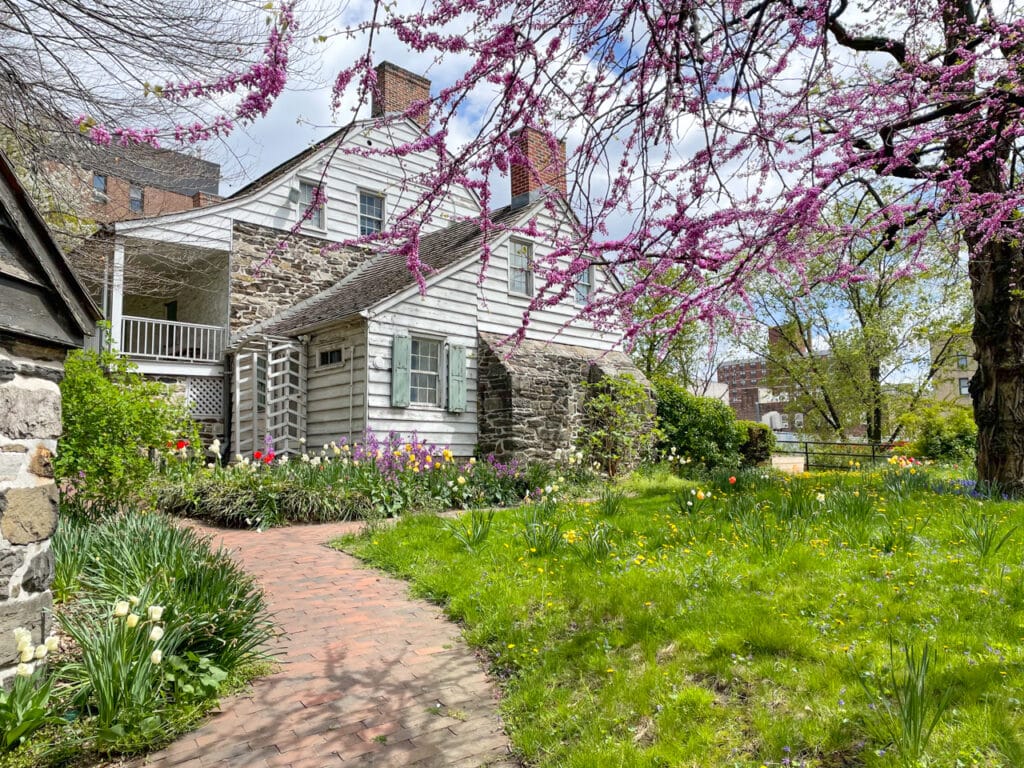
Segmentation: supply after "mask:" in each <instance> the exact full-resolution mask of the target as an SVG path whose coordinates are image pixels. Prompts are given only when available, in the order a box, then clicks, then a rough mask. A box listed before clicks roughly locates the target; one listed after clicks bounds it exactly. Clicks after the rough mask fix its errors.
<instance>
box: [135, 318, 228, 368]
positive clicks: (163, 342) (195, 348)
mask: <svg viewBox="0 0 1024 768" xmlns="http://www.w3.org/2000/svg"><path fill="white" fill-rule="evenodd" d="M224 337H225V330H224V328H223V327H221V326H219V325H200V324H198V323H179V322H175V321H173V320H158V319H156V318H152V317H129V316H125V317H122V318H121V352H122V354H125V355H128V356H130V357H139V358H145V359H146V360H173V361H181V362H189V363H219V362H221V356H222V354H223V352H224Z"/></svg>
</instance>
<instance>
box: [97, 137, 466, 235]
mask: <svg viewBox="0 0 1024 768" xmlns="http://www.w3.org/2000/svg"><path fill="white" fill-rule="evenodd" d="M419 136H420V133H419V129H418V128H417V127H416V126H415V124H414V123H412V122H410V121H402V122H399V123H396V124H393V125H387V126H382V125H380V124H379V123H377V122H374V121H366V122H365V123H362V124H361V125H360V126H357V127H356V129H354V130H353V131H352V132H351V133H350V134H349V136H348V138H346V139H345V144H346V146H351V147H367V146H368V144H367V143H368V142H369V143H370V145H372V146H381V145H384V144H386V143H404V142H411V141H415V140H416V139H417V138H418V137H419ZM332 151H333V147H332V146H327V147H324V148H323V149H322V150H320V151H319V152H317V153H315V154H313V155H312V156H311V157H310V158H309V159H308V160H306V162H304V163H302V164H301V165H299V166H298V167H296V168H294V169H290V170H288V171H287V172H285V173H282V174H281V175H280V177H278V178H276V179H274V180H272V181H270V182H268V183H266V184H263V185H261V186H259V187H258V188H256V189H255V190H253V191H252V192H250V193H247V194H245V195H240V196H239V197H237V198H229V199H228V200H225V201H224V202H222V203H218V204H215V205H211V206H207V207H205V208H199V209H195V210H191V211H184V212H181V213H175V214H168V215H166V216H155V217H151V218H146V219H137V220H134V221H131V222H119V223H118V224H117V225H116V227H117V232H118V234H125V235H128V236H131V237H139V238H146V239H150V240H160V241H164V242H173V243H183V244H188V245H198V246H204V247H208V248H217V249H222V250H228V249H229V248H230V247H231V237H232V222H234V221H244V222H248V223H250V224H256V225H259V226H262V227H271V228H275V229H281V230H288V229H290V228H291V227H292V226H293V225H294V224H295V222H296V221H297V220H298V217H299V208H298V205H297V204H295V203H293V202H291V200H290V199H289V192H290V191H291V190H292V189H297V188H298V180H299V179H303V180H307V181H310V182H313V183H318V182H319V181H320V179H321V178H323V179H324V190H325V194H326V195H327V200H328V202H327V205H326V212H325V229H316V228H312V227H310V226H309V225H307V226H306V228H304V229H303V232H304V234H309V235H313V236H316V237H322V238H324V239H327V240H333V241H343V240H348V239H351V238H355V237H358V236H359V231H358V229H359V215H358V214H359V190H360V189H364V190H366V191H368V192H375V193H378V194H383V195H384V202H385V226H387V223H388V221H389V220H390V217H393V216H394V215H395V213H396V211H401V210H403V208H405V207H407V206H409V205H410V204H411V203H412V202H414V201H415V199H416V198H417V196H418V194H419V193H421V192H422V191H423V188H422V187H416V186H413V185H408V184H407V183H406V179H408V178H410V177H412V176H416V175H419V174H422V173H425V172H427V171H429V170H430V169H431V168H432V167H433V165H434V161H433V156H434V155H433V153H432V152H423V153H416V154H410V155H407V156H406V157H402V158H395V157H387V156H375V157H360V156H358V155H352V154H346V153H344V152H339V153H337V154H336V155H335V158H334V161H333V162H332V163H331V165H330V167H328V168H326V171H325V166H326V163H327V159H328V157H329V156H330V154H331V153H332ZM406 187H408V188H406ZM479 210H480V206H479V203H478V202H477V200H476V198H475V197H474V196H473V195H472V194H471V193H470V192H469V191H467V190H466V189H464V188H462V187H458V188H456V189H454V190H453V191H452V194H451V195H450V196H449V198H448V199H447V200H446V201H445V202H444V204H443V205H442V206H441V208H440V210H439V211H437V213H436V214H435V215H434V217H433V218H432V219H431V220H430V221H425V222H423V227H422V230H423V233H424V234H426V233H427V232H432V231H434V230H436V229H440V228H442V227H445V226H448V224H450V223H451V222H452V221H455V220H457V219H460V218H464V217H467V216H472V215H474V214H477V213H478V212H479Z"/></svg>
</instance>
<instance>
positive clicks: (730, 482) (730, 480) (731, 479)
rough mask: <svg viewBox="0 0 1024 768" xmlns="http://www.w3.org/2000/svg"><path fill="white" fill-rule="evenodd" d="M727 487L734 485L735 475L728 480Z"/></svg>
mask: <svg viewBox="0 0 1024 768" xmlns="http://www.w3.org/2000/svg"><path fill="white" fill-rule="evenodd" d="M729 485H736V475H733V476H732V477H730V478H729Z"/></svg>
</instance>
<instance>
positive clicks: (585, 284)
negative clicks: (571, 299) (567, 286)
mask: <svg viewBox="0 0 1024 768" xmlns="http://www.w3.org/2000/svg"><path fill="white" fill-rule="evenodd" d="M593 287H594V268H593V267H587V268H586V269H585V270H583V271H582V272H581V273H580V274H579V276H578V277H577V278H576V303H577V304H579V305H580V306H583V305H584V304H586V303H587V299H588V298H589V297H590V291H591V290H592V289H593Z"/></svg>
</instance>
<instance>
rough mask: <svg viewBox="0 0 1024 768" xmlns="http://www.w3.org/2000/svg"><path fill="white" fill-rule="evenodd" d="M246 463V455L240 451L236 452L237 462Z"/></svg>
mask: <svg viewBox="0 0 1024 768" xmlns="http://www.w3.org/2000/svg"><path fill="white" fill-rule="evenodd" d="M244 463H245V457H244V456H242V454H240V453H236V454H235V464H244Z"/></svg>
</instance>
